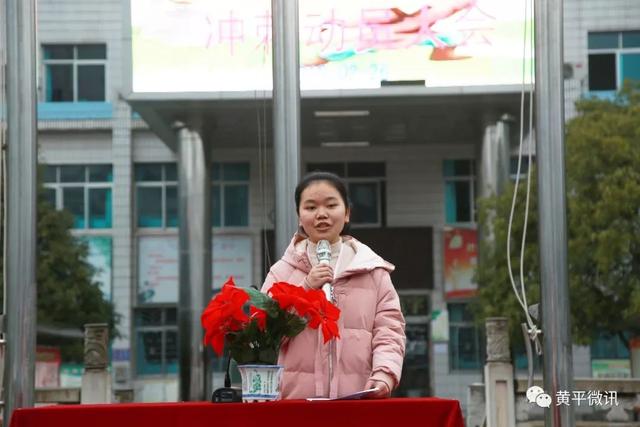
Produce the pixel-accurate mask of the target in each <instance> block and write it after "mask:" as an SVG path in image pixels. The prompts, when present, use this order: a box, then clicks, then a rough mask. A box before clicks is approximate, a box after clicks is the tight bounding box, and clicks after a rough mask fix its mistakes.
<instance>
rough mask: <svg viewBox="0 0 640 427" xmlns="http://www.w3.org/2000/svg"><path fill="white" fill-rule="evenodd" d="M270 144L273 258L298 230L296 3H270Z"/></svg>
mask: <svg viewBox="0 0 640 427" xmlns="http://www.w3.org/2000/svg"><path fill="white" fill-rule="evenodd" d="M271 15H272V27H273V30H272V34H273V37H272V39H273V130H274V137H273V145H274V156H275V167H274V171H275V184H276V196H275V201H276V224H275V225H276V230H275V234H276V235H275V238H276V255H277V256H278V257H280V256H281V255H282V254H283V253H284V251H285V249H286V248H287V245H288V244H289V240H290V239H291V236H292V235H293V233H294V232H295V231H296V229H297V224H298V218H297V215H296V210H295V204H294V198H293V192H294V189H295V187H296V184H297V183H298V180H299V179H300V83H299V82H300V66H299V63H300V61H299V57H300V53H299V48H298V45H299V36H298V0H272V1H271Z"/></svg>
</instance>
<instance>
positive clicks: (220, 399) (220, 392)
mask: <svg viewBox="0 0 640 427" xmlns="http://www.w3.org/2000/svg"><path fill="white" fill-rule="evenodd" d="M230 368H231V354H230V353H229V352H227V369H226V371H225V373H224V387H221V388H218V389H216V390H215V391H214V392H213V394H212V395H211V402H213V403H233V402H242V390H240V389H238V388H233V387H231V375H229V370H230Z"/></svg>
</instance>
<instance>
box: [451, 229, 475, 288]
mask: <svg viewBox="0 0 640 427" xmlns="http://www.w3.org/2000/svg"><path fill="white" fill-rule="evenodd" d="M477 265H478V232H477V231H476V230H474V229H468V228H453V229H448V230H445V232H444V288H445V295H446V297H447V298H463V297H469V296H473V295H475V293H476V290H477V284H476V283H475V281H474V280H473V277H474V275H475V273H476V267H477Z"/></svg>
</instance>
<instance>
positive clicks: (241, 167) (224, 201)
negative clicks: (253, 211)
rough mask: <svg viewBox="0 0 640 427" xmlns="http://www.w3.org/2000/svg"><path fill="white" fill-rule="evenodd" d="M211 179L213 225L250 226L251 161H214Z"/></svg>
mask: <svg viewBox="0 0 640 427" xmlns="http://www.w3.org/2000/svg"><path fill="white" fill-rule="evenodd" d="M211 180H212V185H211V215H212V218H211V221H212V222H211V223H212V225H213V226H214V227H247V226H249V180H250V177H249V163H246V162H239V163H217V162H216V163H213V167H212V171H211Z"/></svg>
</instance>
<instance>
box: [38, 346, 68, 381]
mask: <svg viewBox="0 0 640 427" xmlns="http://www.w3.org/2000/svg"><path fill="white" fill-rule="evenodd" d="M61 363H62V358H61V356H60V349H58V348H54V347H44V346H38V347H36V371H35V386H36V387H60V365H61Z"/></svg>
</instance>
